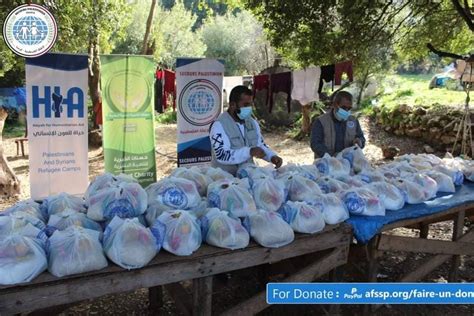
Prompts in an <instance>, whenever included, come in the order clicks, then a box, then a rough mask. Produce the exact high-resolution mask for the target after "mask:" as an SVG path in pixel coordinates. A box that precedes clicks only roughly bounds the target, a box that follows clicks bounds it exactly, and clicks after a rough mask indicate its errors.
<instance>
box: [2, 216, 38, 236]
mask: <svg viewBox="0 0 474 316" xmlns="http://www.w3.org/2000/svg"><path fill="white" fill-rule="evenodd" d="M0 214H1V213H0ZM2 215H3V214H2ZM2 215H0V235H4V234H9V233H11V232H14V231H20V230H21V229H23V228H24V227H26V226H27V225H29V224H31V225H33V226H34V227H36V228H37V229H39V230H44V229H45V228H46V225H45V224H44V223H43V222H42V221H41V220H39V219H38V218H37V217H35V216H33V215H31V214H30V213H27V212H24V211H17V212H13V213H9V214H5V215H4V216H2Z"/></svg>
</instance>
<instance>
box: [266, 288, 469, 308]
mask: <svg viewBox="0 0 474 316" xmlns="http://www.w3.org/2000/svg"><path fill="white" fill-rule="evenodd" d="M267 303H268V304H474V283H268V284H267Z"/></svg>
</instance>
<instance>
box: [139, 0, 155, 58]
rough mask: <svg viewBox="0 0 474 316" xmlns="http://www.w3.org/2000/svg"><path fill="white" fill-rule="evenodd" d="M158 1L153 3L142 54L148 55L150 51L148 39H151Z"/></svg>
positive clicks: (147, 22)
mask: <svg viewBox="0 0 474 316" xmlns="http://www.w3.org/2000/svg"><path fill="white" fill-rule="evenodd" d="M155 7H156V0H152V1H151V7H150V14H148V19H147V21H146V29H145V36H144V37H143V46H142V54H143V55H146V53H147V50H148V39H149V37H150V32H151V26H152V24H153V16H154V15H155Z"/></svg>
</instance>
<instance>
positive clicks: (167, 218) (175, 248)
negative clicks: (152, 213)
mask: <svg viewBox="0 0 474 316" xmlns="http://www.w3.org/2000/svg"><path fill="white" fill-rule="evenodd" d="M151 230H152V231H154V230H157V231H161V232H164V234H163V235H164V239H163V248H164V249H165V250H166V251H168V252H171V253H172V254H175V255H177V256H190V255H191V254H192V253H193V252H194V251H196V250H197V249H198V248H199V247H200V246H201V241H202V237H201V227H200V224H199V223H198V220H197V219H196V217H195V216H194V215H193V214H192V213H190V212H187V211H182V210H176V211H166V212H164V213H163V214H161V215H160V216H159V217H158V219H157V220H156V221H155V223H154V224H153V226H152V228H151Z"/></svg>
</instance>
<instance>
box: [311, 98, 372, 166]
mask: <svg viewBox="0 0 474 316" xmlns="http://www.w3.org/2000/svg"><path fill="white" fill-rule="evenodd" d="M351 109H352V95H351V94H350V93H349V92H347V91H340V92H338V93H337V94H336V96H335V97H334V101H333V107H332V109H331V110H330V111H329V112H327V113H325V114H323V115H321V116H320V117H318V119H317V120H316V121H314V123H313V127H312V130H311V149H312V150H313V152H314V156H315V158H318V157H322V156H324V154H326V153H328V154H330V155H331V156H335V155H336V154H337V153H338V152H340V151H342V150H343V149H344V148H347V147H350V146H353V145H358V146H359V147H360V148H364V146H365V138H364V133H363V132H362V129H361V128H360V124H359V121H358V120H357V119H356V118H355V117H354V116H352V115H351Z"/></svg>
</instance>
